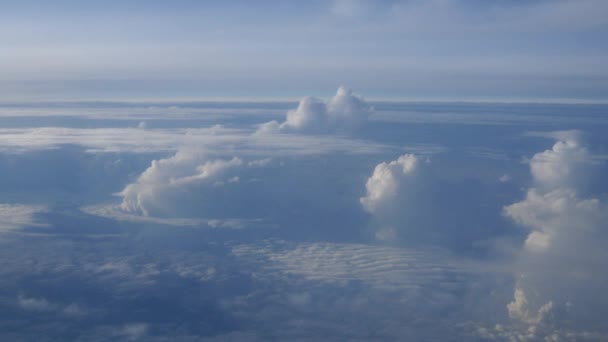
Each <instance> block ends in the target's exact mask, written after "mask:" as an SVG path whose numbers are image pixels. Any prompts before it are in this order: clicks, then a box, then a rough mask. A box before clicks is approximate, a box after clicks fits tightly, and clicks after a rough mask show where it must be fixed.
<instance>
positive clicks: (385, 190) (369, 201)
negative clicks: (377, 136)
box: [360, 154, 420, 214]
mask: <svg viewBox="0 0 608 342" xmlns="http://www.w3.org/2000/svg"><path fill="white" fill-rule="evenodd" d="M418 163H420V161H419V160H418V158H417V157H416V156H415V155H413V154H404V155H402V156H400V157H399V158H398V159H397V160H393V161H390V162H388V163H387V162H382V163H380V164H378V165H376V167H375V168H374V172H373V173H372V175H371V176H370V177H369V178H368V180H367V182H366V183H365V188H366V189H367V195H366V196H365V197H361V199H360V201H361V205H362V206H363V208H364V209H365V210H366V211H367V212H369V213H371V214H375V213H378V212H379V211H380V210H382V208H383V207H384V206H387V205H390V203H391V202H393V201H394V200H395V198H396V196H397V192H398V191H399V190H400V189H399V188H400V187H402V186H403V185H402V184H401V183H402V181H403V180H406V179H411V178H412V177H415V175H414V172H415V170H416V168H417V165H418ZM418 168H419V166H418ZM405 191H407V189H406V190H405Z"/></svg>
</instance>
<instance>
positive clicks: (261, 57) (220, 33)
mask: <svg viewBox="0 0 608 342" xmlns="http://www.w3.org/2000/svg"><path fill="white" fill-rule="evenodd" d="M606 7H607V5H606V3H605V2H604V1H601V0H580V1H566V0H557V1H458V0H440V1H439V0H438V1H415V0H414V1H366V0H351V1H349V0H346V1H340V0H338V1H306V2H302V1H257V2H256V3H255V5H254V4H251V2H249V1H230V2H212V1H187V0H183V1H182V0H178V1H171V2H166V1H113V0H111V1H84V2H82V1H65V0H60V1H53V2H52V3H49V2H48V1H36V0H31V1H2V13H1V14H0V23H1V24H0V41H1V42H2V44H3V46H4V48H3V49H2V52H1V53H0V73H1V74H2V79H1V80H0V89H2V94H3V95H2V100H4V101H10V100H14V99H22V100H28V101H35V100H54V99H62V100H70V99H99V98H117V99H159V98H194V99H213V98H233V99H234V98H240V99H253V98H257V99H259V98H266V99H277V98H288V99H292V100H293V99H297V98H298V97H299V96H301V94H310V95H316V96H323V94H325V93H328V92H331V91H333V89H334V88H335V86H336V84H344V85H348V86H349V87H353V88H356V89H359V90H360V91H362V92H364V93H365V94H366V95H367V96H368V97H370V98H375V99H393V100H395V99H397V100H503V101H513V100H524V101H543V100H545V101H546V100H554V101H557V100H561V101H564V100H568V101H578V102H589V101H592V102H593V101H596V102H597V101H606V96H605V94H606V91H607V90H608V81H607V77H608V70H607V69H606V63H604V61H605V60H606V59H607V57H608V56H607V53H608V51H607V48H606V44H603V41H604V40H605V37H606V35H607V33H608V19H607V17H606V15H605V14H604V13H606V11H607V10H608V8H606Z"/></svg>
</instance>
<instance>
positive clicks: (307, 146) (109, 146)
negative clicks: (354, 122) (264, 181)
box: [0, 125, 387, 157]
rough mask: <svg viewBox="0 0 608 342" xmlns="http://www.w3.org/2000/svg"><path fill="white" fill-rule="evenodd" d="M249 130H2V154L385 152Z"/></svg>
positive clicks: (331, 139)
mask: <svg viewBox="0 0 608 342" xmlns="http://www.w3.org/2000/svg"><path fill="white" fill-rule="evenodd" d="M251 133H252V131H251V130H250V129H243V128H241V129H236V128H227V127H223V126H218V125H216V126H212V127H207V128H175V129H171V128H159V129H152V128H147V129H140V128H134V127H132V128H63V127H40V128H0V151H1V152H7V153H24V152H29V151H36V150H49V149H58V148H60V147H62V146H65V145H79V146H83V147H85V148H86V151H87V152H91V153H100V152H104V153H149V152H176V151H178V150H180V149H182V148H188V147H192V148H199V149H206V150H207V151H209V153H213V154H215V155H226V154H234V153H237V152H238V154H239V155H248V156H264V157H269V156H293V155H319V154H327V153H333V152H343V153H349V154H372V153H377V152H380V151H383V150H385V149H386V148H387V146H385V145H382V144H378V143H373V142H368V141H361V140H355V139H347V138H344V137H336V136H329V135H324V136H312V135H279V134H255V135H252V134H251Z"/></svg>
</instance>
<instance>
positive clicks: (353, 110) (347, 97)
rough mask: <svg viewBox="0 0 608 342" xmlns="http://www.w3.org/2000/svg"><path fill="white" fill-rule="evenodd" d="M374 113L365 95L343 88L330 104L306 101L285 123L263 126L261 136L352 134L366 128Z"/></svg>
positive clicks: (311, 99) (288, 115)
mask: <svg viewBox="0 0 608 342" xmlns="http://www.w3.org/2000/svg"><path fill="white" fill-rule="evenodd" d="M372 112H373V109H372V107H371V106H370V105H369V104H368V103H367V102H365V100H364V99H363V98H362V97H361V96H359V95H356V94H353V92H352V91H351V90H350V89H348V88H345V87H339V88H338V91H337V92H336V95H334V97H332V98H331V99H329V100H328V101H327V102H325V101H323V100H320V99H317V98H314V97H305V98H303V99H302V100H300V103H299V104H298V108H296V109H293V110H290V111H289V112H287V115H286V118H285V121H284V122H283V123H278V122H277V121H270V122H267V123H265V124H262V125H260V127H259V130H258V133H272V132H277V131H278V132H299V133H328V132H331V131H350V130H353V129H356V128H358V127H360V126H361V125H363V124H364V123H365V122H366V121H367V120H368V118H369V116H370V115H371V113H372Z"/></svg>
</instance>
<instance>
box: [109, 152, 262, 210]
mask: <svg viewBox="0 0 608 342" xmlns="http://www.w3.org/2000/svg"><path fill="white" fill-rule="evenodd" d="M264 162H265V160H264ZM264 162H262V161H252V162H249V163H246V162H244V161H243V160H242V159H240V158H237V157H233V158H232V159H210V158H208V157H207V156H206V155H205V154H204V153H202V152H200V151H197V150H190V149H188V150H181V151H178V152H177V153H176V154H175V155H174V156H172V157H169V158H164V159H159V160H153V161H152V163H151V165H150V167H148V169H146V170H145V171H144V172H143V173H142V174H141V175H140V176H139V177H138V178H137V180H136V181H135V182H134V183H131V184H129V185H127V186H126V187H125V188H124V189H123V190H122V191H121V192H120V193H119V195H120V196H121V197H122V204H121V208H122V210H124V211H125V212H127V213H136V214H141V215H143V216H157V215H158V214H159V213H161V216H162V213H163V212H166V210H165V207H166V206H167V205H168V203H167V201H165V199H166V198H167V197H171V196H173V195H175V194H179V193H183V192H188V191H191V190H192V189H193V188H198V189H199V190H200V189H201V187H203V188H212V187H221V186H225V185H226V186H230V185H229V184H228V183H235V181H234V180H235V179H239V180H240V178H238V175H237V174H238V172H239V171H240V170H241V169H246V168H254V167H257V166H258V165H264ZM235 173H237V174H235ZM208 200H213V199H212V198H209V199H208ZM171 205H172V206H175V205H180V203H173V204H171Z"/></svg>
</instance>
